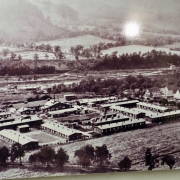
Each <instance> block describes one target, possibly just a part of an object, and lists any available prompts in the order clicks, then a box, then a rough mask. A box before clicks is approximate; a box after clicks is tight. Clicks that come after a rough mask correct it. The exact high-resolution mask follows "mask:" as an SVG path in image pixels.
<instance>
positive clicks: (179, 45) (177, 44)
mask: <svg viewBox="0 0 180 180" xmlns="http://www.w3.org/2000/svg"><path fill="white" fill-rule="evenodd" d="M164 47H166V48H180V43H174V44H169V45H164Z"/></svg>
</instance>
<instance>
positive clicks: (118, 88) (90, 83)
mask: <svg viewBox="0 0 180 180" xmlns="http://www.w3.org/2000/svg"><path fill="white" fill-rule="evenodd" d="M159 86H160V84H159V83H158V81H157V80H154V79H151V78H148V77H144V76H142V75H138V76H137V77H134V76H127V77H126V78H123V79H115V78H111V79H103V80H102V79H101V78H94V77H93V76H88V77H87V78H84V79H83V80H81V81H80V83H79V84H73V85H72V86H71V87H67V86H65V85H64V84H60V85H57V86H53V87H52V88H51V89H49V90H48V92H49V93H54V94H56V93H61V92H75V93H86V92H89V93H94V94H97V95H102V96H106V95H122V96H123V91H124V90H132V91H134V90H135V89H136V88H138V89H139V93H142V94H143V93H144V89H147V88H153V87H159Z"/></svg>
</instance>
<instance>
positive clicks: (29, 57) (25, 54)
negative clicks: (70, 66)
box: [7, 50, 56, 60]
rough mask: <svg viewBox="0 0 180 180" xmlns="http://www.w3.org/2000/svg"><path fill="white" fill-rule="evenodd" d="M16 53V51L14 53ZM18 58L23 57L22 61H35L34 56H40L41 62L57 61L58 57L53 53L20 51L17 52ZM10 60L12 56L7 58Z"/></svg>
mask: <svg viewBox="0 0 180 180" xmlns="http://www.w3.org/2000/svg"><path fill="white" fill-rule="evenodd" d="M13 52H14V51H13ZM15 54H16V56H17V57H18V56H19V55H21V57H22V60H34V55H35V54H38V57H39V60H48V59H49V60H55V59H56V57H55V55H54V54H53V53H48V52H39V51H23V50H22V51H19V52H15ZM46 54H47V55H48V58H46V57H45V55H46ZM8 57H9V58H10V57H11V55H10V54H9V55H8V56H7V58H8Z"/></svg>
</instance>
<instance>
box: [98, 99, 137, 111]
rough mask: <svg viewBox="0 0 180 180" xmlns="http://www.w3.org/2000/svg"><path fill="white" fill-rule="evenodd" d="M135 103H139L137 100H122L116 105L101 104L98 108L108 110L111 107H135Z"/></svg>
mask: <svg viewBox="0 0 180 180" xmlns="http://www.w3.org/2000/svg"><path fill="white" fill-rule="evenodd" d="M137 103H139V101H138V100H131V101H127V100H124V101H120V102H116V103H108V104H103V105H101V106H100V107H101V109H102V110H109V108H110V107H111V106H122V107H135V106H136V104H137Z"/></svg>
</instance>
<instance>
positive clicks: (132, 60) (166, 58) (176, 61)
mask: <svg viewBox="0 0 180 180" xmlns="http://www.w3.org/2000/svg"><path fill="white" fill-rule="evenodd" d="M117 53H118V52H117V51H115V52H113V53H112V54H111V55H107V54H106V55H104V56H103V57H102V58H101V60H100V61H99V62H97V63H96V64H95V65H94V67H93V68H92V70H118V69H135V68H137V69H146V68H167V67H169V66H170V64H173V65H176V66H179V65H180V56H178V55H176V54H171V53H169V54H167V53H166V52H162V51H156V50H152V51H151V52H147V53H141V52H139V53H133V54H128V53H126V54H122V55H121V56H117Z"/></svg>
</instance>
